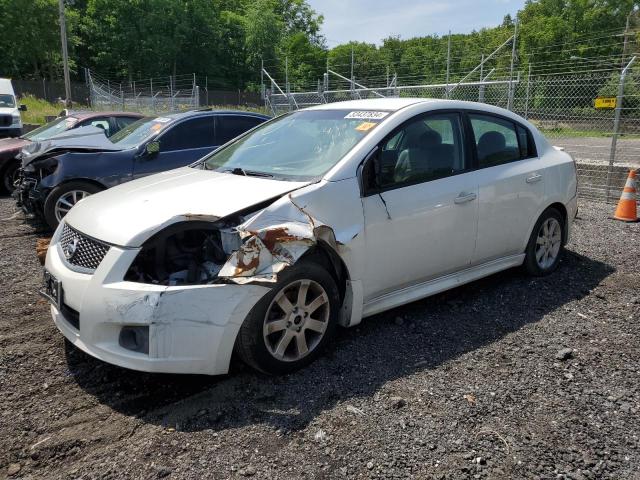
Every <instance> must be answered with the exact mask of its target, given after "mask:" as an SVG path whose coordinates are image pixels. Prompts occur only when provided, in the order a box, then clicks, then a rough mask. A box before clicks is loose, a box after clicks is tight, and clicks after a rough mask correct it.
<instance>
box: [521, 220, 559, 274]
mask: <svg viewBox="0 0 640 480" xmlns="http://www.w3.org/2000/svg"><path fill="white" fill-rule="evenodd" d="M563 221H564V220H563V218H562V215H561V214H560V212H558V210H556V209H555V208H549V209H547V210H545V211H544V212H543V213H542V215H541V216H540V218H539V219H538V221H537V222H536V225H535V227H534V228H533V232H531V238H529V243H528V244H527V250H526V257H525V261H524V267H525V269H526V270H527V272H528V273H530V274H531V275H535V276H543V275H548V274H549V273H551V272H553V271H554V270H555V269H556V268H558V263H559V262H560V256H561V254H562V244H563V240H564V239H563V233H562V232H563V227H562V224H563Z"/></svg>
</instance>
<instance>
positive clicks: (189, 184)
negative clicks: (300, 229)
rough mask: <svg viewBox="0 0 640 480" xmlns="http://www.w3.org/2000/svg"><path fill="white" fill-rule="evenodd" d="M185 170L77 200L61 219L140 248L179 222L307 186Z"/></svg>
mask: <svg viewBox="0 0 640 480" xmlns="http://www.w3.org/2000/svg"><path fill="white" fill-rule="evenodd" d="M309 183H311V182H288V181H280V180H272V179H268V178H257V177H247V176H242V175H233V174H231V173H219V172H213V171H207V170H201V169H199V168H190V167H184V168H179V169H177V170H170V171H168V172H163V173H159V174H156V175H151V176H149V177H145V178H142V179H139V180H134V181H132V182H128V183H125V184H123V185H119V186H117V187H114V188H111V189H109V190H106V191H104V192H100V193H98V194H96V195H92V196H90V197H87V198H85V199H84V200H81V201H80V202H79V203H78V204H77V205H76V206H75V207H73V208H72V209H71V211H70V212H69V213H68V214H67V216H66V217H65V222H67V223H68V224H69V225H71V226H72V227H73V228H75V229H77V230H79V231H80V232H82V233H84V234H86V235H89V236H91V237H94V238H96V239H98V240H102V241H104V242H107V243H111V244H114V245H120V246H125V247H139V246H141V245H142V243H144V241H145V240H147V239H148V238H149V237H151V236H152V235H153V234H155V233H157V232H159V231H160V230H162V229H163V228H165V227H167V226H169V225H171V224H173V223H177V222H181V221H192V220H205V221H207V220H208V221H215V220H217V219H219V218H222V217H226V216H227V215H231V214H233V213H236V212H238V211H240V210H243V209H245V208H249V207H251V206H253V205H256V204H259V203H262V202H264V201H267V200H270V199H275V198H279V197H280V196H282V195H284V194H286V193H288V192H291V191H293V190H296V189H298V188H301V187H303V186H305V185H308V184H309Z"/></svg>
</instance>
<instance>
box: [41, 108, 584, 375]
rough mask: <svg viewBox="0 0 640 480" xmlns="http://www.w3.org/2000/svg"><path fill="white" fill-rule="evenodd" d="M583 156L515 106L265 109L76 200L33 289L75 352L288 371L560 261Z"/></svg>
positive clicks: (180, 365)
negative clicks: (179, 161)
mask: <svg viewBox="0 0 640 480" xmlns="http://www.w3.org/2000/svg"><path fill="white" fill-rule="evenodd" d="M576 189H577V182H576V168H575V164H574V162H573V160H572V158H571V157H570V156H569V155H567V154H566V153H564V152H562V151H560V150H559V149H556V148H554V147H552V146H551V145H550V144H549V142H547V140H546V139H545V138H544V137H543V136H542V134H541V133H540V132H539V131H538V130H537V129H536V127H535V126H533V125H532V124H530V123H529V122H527V121H526V120H524V119H522V118H521V117H519V116H517V115H515V114H513V113H511V112H509V111H506V110H503V109H500V108H496V107H491V106H488V105H484V104H478V103H470V102H459V101H447V100H429V99H409V98H402V99H400V98H395V99H393V98H385V99H375V100H357V101H349V102H343V103H333V104H328V105H320V106H317V107H313V108H309V109H306V110H299V111H295V112H291V113H289V114H287V115H283V116H281V117H278V118H275V119H273V120H271V121H269V122H267V123H265V124H263V125H261V126H259V127H257V128H254V129H253V130H251V131H249V132H247V133H246V134H244V135H242V136H241V137H238V138H236V139H235V140H232V141H231V142H229V143H228V144H227V145H225V146H223V147H222V148H220V149H218V150H217V151H215V152H214V153H212V154H210V155H208V156H207V157H205V158H203V159H202V160H201V161H199V162H197V163H196V164H194V165H191V166H190V167H185V168H180V169H177V170H172V171H168V172H165V173H160V174H157V175H153V176H150V177H147V178H143V179H140V180H136V181H132V182H129V183H126V184H123V185H121V186H118V187H115V188H112V189H110V190H107V191H105V192H102V193H99V194H97V195H92V196H90V197H88V198H86V199H84V200H82V201H81V202H79V203H78V205H77V206H75V207H74V208H73V209H72V210H71V211H70V212H69V214H68V215H67V216H66V217H65V219H64V221H63V222H62V223H61V224H60V226H59V227H58V229H57V230H56V232H55V234H54V237H53V239H52V243H51V247H50V248H49V253H48V255H47V260H46V265H45V268H46V270H45V275H44V286H43V294H44V295H45V296H47V297H48V298H49V299H50V301H51V303H52V306H51V312H52V315H53V320H54V322H55V324H56V325H57V327H58V329H59V330H60V331H61V332H62V334H63V335H64V336H65V337H66V338H67V339H68V340H69V341H70V342H72V343H73V344H74V345H75V346H76V347H78V348H80V349H81V350H84V351H85V352H87V353H89V354H90V355H93V356H94V357H97V358H99V359H102V360H104V361H106V362H109V363H113V364H115V365H120V366H122V367H126V368H131V369H135V370H143V371H153V372H172V373H201V374H222V373H226V372H227V371H228V368H229V362H230V359H231V356H232V353H233V352H234V351H235V352H237V354H239V356H240V357H241V358H242V359H243V360H244V361H245V362H247V363H248V364H249V365H251V366H253V367H254V368H256V369H258V370H261V371H263V372H268V373H284V372H289V371H292V370H294V369H297V368H300V367H301V366H303V365H306V364H308V363H309V362H311V361H312V360H313V359H314V358H316V357H317V356H318V355H319V354H320V353H321V350H322V348H323V347H324V346H325V345H326V344H327V343H328V342H330V341H331V337H332V335H333V333H334V331H335V328H336V326H337V325H343V326H346V327H350V326H353V325H357V324H358V323H359V322H360V321H361V320H362V319H363V318H364V317H368V316H370V315H373V314H376V313H378V312H382V311H384V310H388V309H390V308H394V307H396V306H398V305H402V304H405V303H407V302H411V301H414V300H418V299H420V298H424V297H426V296H429V295H433V294H435V293H437V292H441V291H443V290H446V289H449V288H452V287H455V286H458V285H461V284H463V283H467V282H471V281H474V280H477V279H479V278H482V277H485V276H487V275H490V274H492V273H495V272H498V271H500V270H504V269H507V268H511V267H517V266H523V267H524V269H525V270H526V271H527V272H529V273H530V274H532V275H545V274H548V273H550V272H552V271H553V270H554V269H555V268H556V267H557V265H558V261H559V259H560V256H561V252H562V247H563V245H564V244H566V242H567V241H568V238H569V234H570V231H571V225H572V222H573V218H574V216H575V214H576V209H577V206H576Z"/></svg>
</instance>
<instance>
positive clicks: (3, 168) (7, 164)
mask: <svg viewBox="0 0 640 480" xmlns="http://www.w3.org/2000/svg"><path fill="white" fill-rule="evenodd" d="M13 164H18V166H20V160H18V159H17V158H15V157H14V158H10V159H8V160H7V161H6V162H4V164H3V165H2V166H1V167H0V175H4V172H6V171H7V169H8V168H9V167H11V165H13Z"/></svg>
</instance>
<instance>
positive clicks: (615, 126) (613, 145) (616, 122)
mask: <svg viewBox="0 0 640 480" xmlns="http://www.w3.org/2000/svg"><path fill="white" fill-rule="evenodd" d="M635 61H636V57H633V58H631V60H629V63H627V66H626V67H624V68H623V69H622V73H621V74H620V82H619V84H618V96H617V97H616V110H615V114H614V116H613V135H612V136H611V153H610V154H609V167H608V168H607V191H606V201H607V202H609V200H610V194H611V174H612V173H613V172H612V169H613V163H614V162H615V159H616V147H617V145H618V130H619V129H620V114H621V113H622V102H623V101H624V81H625V79H626V78H627V72H628V71H629V68H631V65H633V63H634V62H635Z"/></svg>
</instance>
